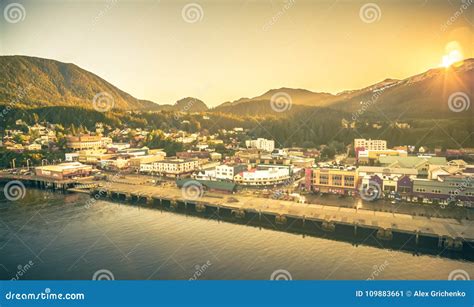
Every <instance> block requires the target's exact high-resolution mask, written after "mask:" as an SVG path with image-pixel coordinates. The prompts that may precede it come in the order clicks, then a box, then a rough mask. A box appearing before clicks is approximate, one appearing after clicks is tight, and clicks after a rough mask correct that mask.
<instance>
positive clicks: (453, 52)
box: [440, 42, 463, 68]
mask: <svg viewBox="0 0 474 307" xmlns="http://www.w3.org/2000/svg"><path fill="white" fill-rule="evenodd" d="M446 52H447V54H445V55H443V57H442V58H441V64H440V66H441V67H445V68H448V67H450V66H451V65H453V64H454V63H456V62H459V61H462V59H463V55H462V52H461V48H460V46H459V43H457V42H450V43H449V44H448V45H447V46H446Z"/></svg>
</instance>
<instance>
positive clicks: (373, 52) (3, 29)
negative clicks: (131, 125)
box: [0, 0, 474, 106]
mask: <svg viewBox="0 0 474 307" xmlns="http://www.w3.org/2000/svg"><path fill="white" fill-rule="evenodd" d="M369 2H371V1H334V0H333V1H317V0H313V1H302V0H294V1H291V0H288V1H276V0H273V1H272V0H259V1H238V0H236V1H229V0H214V1H195V2H194V1H164V0H162V1H158V0H157V1H153V0H142V1H139V0H136V1H131V0H129V1H125V0H107V1H106V0H96V1H84V0H82V1H79V0H77V1H74V0H63V1H60V0H56V1H41V0H32V1H27V0H15V1H10V0H0V8H1V10H2V13H3V14H2V15H3V16H0V17H2V18H0V20H1V21H0V52H1V54H3V55H13V54H21V55H30V56H38V57H45V58H51V59H55V60H59V61H63V62H70V63H74V64H77V65H79V66H80V67H82V68H84V69H87V70H89V71H91V72H93V73H95V74H97V75H99V76H100V77H102V78H104V79H105V80H107V81H109V82H111V83H112V84H114V85H116V86H117V87H119V88H120V89H122V90H124V91H126V92H128V93H130V94H132V95H134V96H135V97H137V98H141V99H149V100H152V101H155V102H157V103H160V104H163V103H174V102H175V101H176V100H178V99H180V98H183V97H186V96H193V97H197V98H200V99H202V100H203V101H204V102H206V103H207V104H208V105H210V106H215V105H217V104H219V103H222V102H224V101H229V100H235V99H238V98H240V97H253V96H258V95H260V94H262V93H264V92H265V91H267V90H269V89H272V88H280V87H294V88H305V89H309V90H313V91H324V92H332V93H336V92H339V91H342V90H347V89H355V88H361V87H364V86H367V85H370V84H371V83H375V82H378V81H381V80H383V79H385V78H405V77H408V76H410V75H414V74H417V73H421V72H423V71H425V70H427V69H429V68H433V67H437V66H438V65H439V64H440V62H441V58H442V56H443V55H444V54H446V45H447V44H448V43H449V42H451V41H457V42H458V43H459V46H460V49H461V52H462V54H463V56H464V58H469V57H474V30H473V29H474V3H473V2H474V0H463V1H461V0H446V1H435V0H410V1H409V0H406V1H397V0H390V1H372V2H373V3H375V4H376V5H375V6H374V5H368V6H365V7H363V6H364V5H365V4H367V3H369ZM12 3H19V4H21V5H22V6H23V8H24V12H25V13H24V14H23V16H22V17H24V18H19V20H18V17H15V16H13V17H12V16H9V17H8V18H10V22H8V20H7V16H8V15H7V16H6V11H7V6H8V5H10V4H12ZM190 3H191V4H192V5H188V4H190ZM193 3H195V4H197V5H194V4H193ZM186 5H188V6H186ZM463 6H464V8H465V9H463ZM10 9H11V6H10ZM193 13H195V14H193ZM371 13H373V14H371ZM15 18H17V19H15ZM12 19H13V21H14V22H13V23H12V22H11V21H12ZM15 21H16V22H15ZM448 21H449V22H448ZM448 23H449V24H448Z"/></svg>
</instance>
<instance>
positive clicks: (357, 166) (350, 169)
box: [1, 120, 474, 207]
mask: <svg viewBox="0 0 474 307" xmlns="http://www.w3.org/2000/svg"><path fill="white" fill-rule="evenodd" d="M16 125H17V126H18V129H12V130H5V134H4V136H3V140H2V143H1V146H2V150H3V151H4V152H7V153H8V152H11V153H25V152H27V153H29V154H30V157H31V155H33V156H34V154H35V152H38V153H39V152H42V151H43V152H44V151H48V152H49V151H52V152H55V151H56V152H59V154H60V157H59V158H57V159H54V160H50V159H47V158H44V159H41V163H39V160H40V159H39V158H37V159H36V160H37V162H38V163H37V165H35V163H34V161H33V159H30V158H27V159H24V160H23V161H22V160H19V159H17V158H12V159H11V161H8V162H9V167H6V168H5V169H4V171H3V173H9V174H10V175H31V176H36V177H40V178H45V179H51V180H67V179H80V178H99V179H106V178H107V176H111V175H112V174H120V175H127V174H128V175H129V174H134V175H137V176H138V175H140V176H144V178H153V180H152V181H153V182H155V183H156V184H158V183H163V182H167V183H168V184H172V185H175V186H177V187H183V186H185V185H186V183H187V182H194V183H196V184H198V185H199V186H200V188H202V189H203V193H204V192H205V191H212V192H217V193H231V194H232V193H240V192H242V193H243V192H246V193H249V191H250V193H253V195H256V196H258V197H265V198H272V199H281V200H290V201H295V202H296V203H311V199H312V196H314V195H326V194H333V195H337V196H338V197H341V198H344V197H348V198H354V199H361V200H363V201H373V202H376V201H378V200H380V199H384V200H385V201H388V202H391V203H392V204H396V203H406V204H418V205H432V206H442V207H445V206H458V207H472V206H473V201H474V188H473V184H472V179H473V178H474V165H472V164H470V163H469V161H472V160H471V159H472V154H473V153H474V150H472V149H463V150H454V149H444V150H441V149H440V148H431V149H430V148H425V147H423V146H418V147H415V146H412V145H404V144H398V145H396V146H391V147H389V146H388V144H387V141H386V140H372V139H363V138H360V139H354V141H353V143H352V144H348V145H347V146H340V147H342V148H340V149H338V150H335V149H330V148H329V147H328V146H320V147H319V148H279V147H278V146H277V144H276V142H275V141H274V140H271V139H265V138H254V139H251V138H249V137H248V134H247V132H248V131H246V130H245V129H243V128H239V127H236V128H234V129H233V130H223V129H221V130H219V133H216V134H214V135H203V134H202V133H199V132H197V133H189V132H186V131H179V130H178V131H176V130H175V131H168V132H162V131H160V137H161V138H163V139H165V140H166V141H167V142H169V143H171V144H179V145H180V146H177V147H176V148H178V149H181V151H174V150H169V149H167V150H165V149H164V148H149V147H147V146H145V145H146V144H147V140H149V139H150V136H151V135H152V134H156V132H152V131H147V130H146V129H139V128H136V129H132V128H123V129H118V128H117V129H112V128H111V127H105V126H104V125H103V124H101V123H97V124H96V129H95V131H81V132H76V134H68V135H66V134H61V133H60V132H58V125H54V124H50V123H41V124H40V123H36V124H34V125H32V126H30V125H28V124H26V123H25V122H23V121H22V120H18V121H17V122H16ZM79 130H81V129H79ZM60 131H64V130H60ZM105 131H108V132H107V133H106V132H105ZM74 132H75V131H74ZM148 144H149V142H148ZM62 147H63V148H62ZM331 150H332V151H333V152H332V153H330V154H328V151H331ZM62 155H63V156H62ZM57 156H58V155H57ZM466 161H467V162H466ZM38 164H39V165H38Z"/></svg>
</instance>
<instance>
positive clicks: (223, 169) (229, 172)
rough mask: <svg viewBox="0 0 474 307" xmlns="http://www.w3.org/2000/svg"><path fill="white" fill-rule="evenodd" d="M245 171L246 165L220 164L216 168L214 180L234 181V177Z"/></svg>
mask: <svg viewBox="0 0 474 307" xmlns="http://www.w3.org/2000/svg"><path fill="white" fill-rule="evenodd" d="M244 170H247V165H243V164H239V165H226V164H222V165H219V166H217V167H216V179H218V180H234V176H235V175H236V174H238V173H240V172H243V171H244Z"/></svg>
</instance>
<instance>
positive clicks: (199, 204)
mask: <svg viewBox="0 0 474 307" xmlns="http://www.w3.org/2000/svg"><path fill="white" fill-rule="evenodd" d="M90 193H91V195H99V196H102V197H108V198H111V199H115V200H128V201H134V202H142V203H144V204H148V205H154V204H160V205H165V206H168V207H170V208H174V209H178V208H180V207H182V208H186V209H187V210H190V209H191V210H192V209H194V210H195V211H196V212H199V213H202V212H215V213H217V214H223V213H227V214H230V215H231V216H233V217H234V218H235V219H244V218H246V217H256V218H258V220H259V221H261V220H262V219H266V220H267V221H270V222H271V223H274V224H275V225H288V224H290V223H297V224H298V225H300V226H302V227H305V226H307V225H308V224H313V225H317V227H318V228H320V229H322V230H323V231H327V232H335V231H337V230H338V228H346V229H347V228H348V227H349V228H350V229H353V232H354V234H355V235H356V234H357V232H361V231H363V230H371V231H373V232H374V233H375V236H376V238H377V239H379V240H382V241H390V240H392V239H393V238H394V237H395V236H397V235H411V236H413V237H414V240H415V241H416V243H417V244H418V243H419V242H420V241H422V240H424V239H428V240H431V241H434V242H437V246H438V247H439V248H446V249H451V250H462V249H463V248H464V247H466V248H467V245H468V244H472V243H474V222H473V221H470V220H456V219H447V218H433V217H424V216H413V215H408V214H400V213H389V212H379V211H372V210H361V209H353V208H341V207H333V206H323V205H315V204H300V203H295V202H291V201H282V200H274V199H267V198H256V197H248V196H241V195H235V194H232V195H223V194H217V195H216V194H214V195H212V194H204V195H203V196H201V197H199V198H198V199H185V197H184V196H183V193H182V192H181V190H180V189H177V188H168V187H155V186H131V185H128V184H123V183H112V182H107V183H104V184H103V186H102V187H97V188H94V189H91V190H90Z"/></svg>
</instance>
